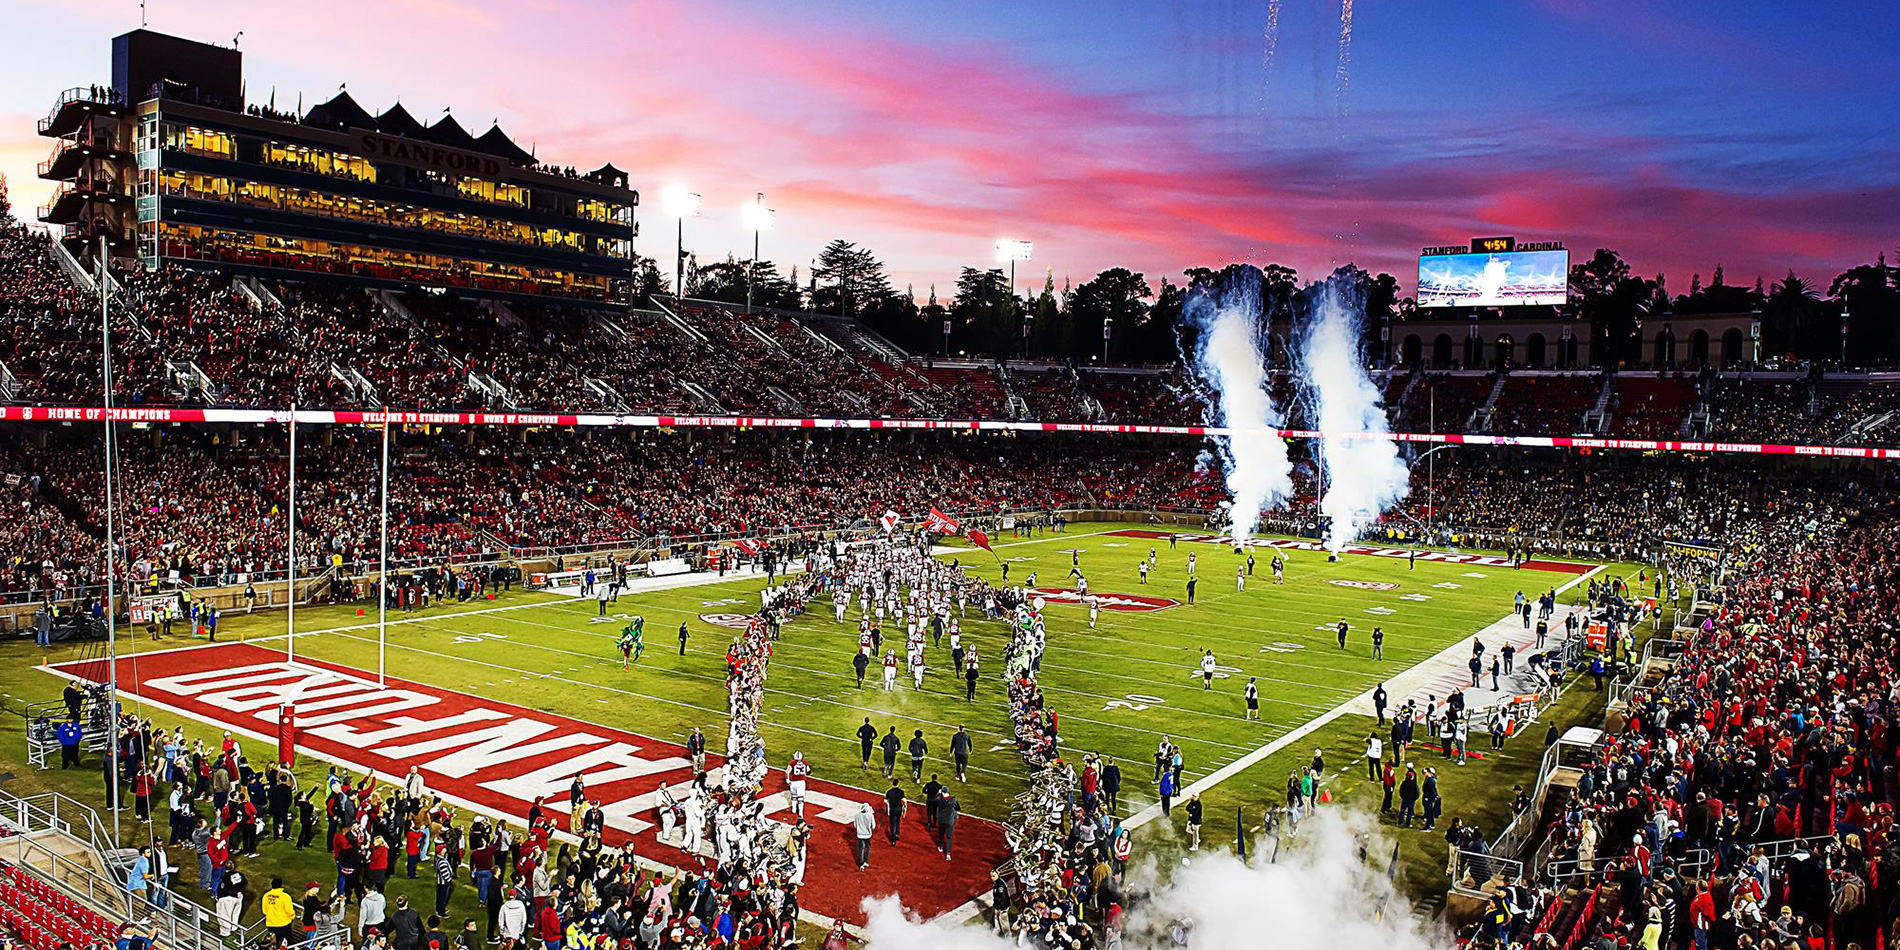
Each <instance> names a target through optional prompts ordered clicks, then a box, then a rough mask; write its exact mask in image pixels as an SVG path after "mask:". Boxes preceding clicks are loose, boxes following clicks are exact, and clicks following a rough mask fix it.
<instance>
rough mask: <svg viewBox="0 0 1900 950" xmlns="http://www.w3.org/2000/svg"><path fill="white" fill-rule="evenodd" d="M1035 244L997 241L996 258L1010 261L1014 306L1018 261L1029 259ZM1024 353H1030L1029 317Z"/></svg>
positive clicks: (1025, 328) (1025, 331)
mask: <svg viewBox="0 0 1900 950" xmlns="http://www.w3.org/2000/svg"><path fill="white" fill-rule="evenodd" d="M1035 250H1036V246H1035V244H1033V243H1031V242H1029V241H1018V240H1014V239H1012V238H998V239H997V241H996V259H997V260H998V261H1008V262H1009V299H1010V305H1011V306H1012V307H1013V306H1014V305H1015V301H1016V262H1017V261H1026V260H1029V257H1030V255H1031V254H1033V253H1035ZM1023 355H1024V356H1028V355H1029V318H1028V316H1027V314H1025V315H1024V317H1023Z"/></svg>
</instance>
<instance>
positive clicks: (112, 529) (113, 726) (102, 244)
mask: <svg viewBox="0 0 1900 950" xmlns="http://www.w3.org/2000/svg"><path fill="white" fill-rule="evenodd" d="M111 288H112V275H111V273H110V272H109V271H107V270H106V237H105V235H103V234H101V235H99V359H100V363H101V365H102V371H101V373H100V381H101V383H102V384H103V385H104V387H105V398H104V399H103V403H104V405H105V424H106V684H107V691H106V731H107V732H108V733H109V735H107V736H106V747H107V749H108V752H107V753H106V754H107V755H108V756H110V757H111V759H112V800H111V801H109V802H107V803H106V804H108V805H110V806H111V808H112V840H113V841H114V842H115V843H116V842H119V841H122V840H124V839H123V838H121V837H120V832H119V811H120V803H121V796H120V794H119V624H118V613H119V611H118V593H119V591H118V585H117V583H116V582H115V578H114V577H113V563H114V556H113V553H114V552H113V546H114V543H115V541H116V539H117V523H116V519H115V518H114V517H113V512H112V319H111V317H110V316H109V313H108V308H109V306H110V303H109V300H110V296H111Z"/></svg>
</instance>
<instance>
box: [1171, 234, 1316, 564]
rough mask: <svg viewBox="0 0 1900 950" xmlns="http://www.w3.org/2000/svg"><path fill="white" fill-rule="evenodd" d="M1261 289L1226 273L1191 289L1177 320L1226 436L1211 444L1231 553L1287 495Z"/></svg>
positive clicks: (1256, 280) (1287, 467)
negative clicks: (1223, 491)
mask: <svg viewBox="0 0 1900 950" xmlns="http://www.w3.org/2000/svg"><path fill="white" fill-rule="evenodd" d="M1260 283H1261V281H1260V272H1259V271H1258V270H1255V269H1254V268H1251V267H1230V268H1228V269H1227V270H1225V271H1223V272H1222V273H1221V274H1220V275H1218V276H1217V277H1216V278H1215V286H1213V287H1196V288H1194V290H1193V291H1191V292H1190V293H1189V295H1188V298H1187V301H1186V303H1185V304H1184V305H1183V307H1182V318H1183V320H1184V321H1185V322H1186V323H1187V324H1188V325H1189V326H1191V327H1193V328H1195V329H1196V330H1197V331H1198V333H1197V334H1196V335H1195V343H1194V352H1193V353H1192V354H1191V356H1190V358H1189V360H1188V365H1189V367H1190V368H1191V369H1193V371H1194V374H1195V376H1196V377H1197V378H1199V379H1200V380H1201V381H1202V382H1203V383H1205V384H1206V386H1207V388H1208V389H1209V390H1210V391H1212V393H1213V394H1214V395H1215V397H1216V399H1215V407H1216V408H1217V409H1218V410H1219V420H1218V421H1219V423H1220V424H1221V425H1222V426H1225V427H1227V428H1228V429H1230V430H1231V432H1230V434H1228V435H1225V436H1219V437H1216V438H1215V440H1214V445H1215V448H1217V449H1218V450H1219V451H1220V456H1221V462H1222V466H1223V468H1224V469H1225V470H1226V474H1227V490H1228V492H1230V493H1231V494H1232V495H1233V505H1232V507H1231V508H1230V509H1229V513H1230V514H1231V515H1232V517H1233V526H1232V531H1233V540H1234V545H1235V546H1236V547H1238V546H1240V545H1242V544H1244V543H1245V542H1246V540H1247V538H1248V537H1249V536H1251V535H1252V534H1253V531H1254V528H1255V527H1257V526H1258V525H1259V523H1260V513H1261V512H1262V511H1264V510H1267V509H1269V508H1274V507H1277V506H1279V505H1280V503H1281V502H1283V501H1285V500H1286V498H1287V497H1288V496H1290V495H1291V494H1293V480H1292V475H1291V472H1292V466H1291V464H1290V463H1289V462H1288V461H1287V455H1286V442H1285V441H1284V440H1283V439H1281V438H1280V436H1279V434H1278V432H1277V431H1276V430H1277V429H1279V427H1280V419H1281V416H1280V410H1279V409H1278V408H1277V407H1276V406H1274V404H1273V395H1272V393H1271V391H1270V390H1269V389H1268V387H1267V358H1266V353H1265V349H1264V348H1263V346H1262V343H1263V339H1262V338H1263V337H1264V336H1265V334H1266V326H1265V325H1264V322H1263V321H1262V320H1261V312H1262V311H1261V307H1260Z"/></svg>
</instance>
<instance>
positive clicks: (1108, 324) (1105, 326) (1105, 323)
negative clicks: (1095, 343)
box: [1102, 317, 1115, 366]
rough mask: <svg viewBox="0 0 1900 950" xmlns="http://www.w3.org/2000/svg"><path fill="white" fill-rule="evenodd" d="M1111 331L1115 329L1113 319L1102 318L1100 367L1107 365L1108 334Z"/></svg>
mask: <svg viewBox="0 0 1900 950" xmlns="http://www.w3.org/2000/svg"><path fill="white" fill-rule="evenodd" d="M1113 329H1115V318H1114V317H1103V318H1102V365H1103V366H1107V365H1108V334H1109V331H1110V330H1113Z"/></svg>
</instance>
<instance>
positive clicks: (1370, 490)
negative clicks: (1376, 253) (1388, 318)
mask: <svg viewBox="0 0 1900 950" xmlns="http://www.w3.org/2000/svg"><path fill="white" fill-rule="evenodd" d="M1311 294H1312V304H1313V306H1312V309H1311V312H1310V313H1309V314H1308V315H1307V320H1308V323H1307V325H1306V328H1305V329H1306V332H1305V334H1304V335H1303V336H1302V338H1301V340H1300V359H1299V361H1298V372H1299V375H1300V385H1301V388H1302V390H1304V391H1305V393H1306V398H1307V399H1308V401H1310V403H1311V404H1312V406H1313V413H1314V419H1313V421H1314V424H1315V427H1316V428H1318V429H1319V430H1320V431H1321V432H1322V433H1324V435H1323V437H1322V438H1321V440H1320V459H1321V461H1322V462H1323V463H1324V472H1325V475H1326V491H1325V494H1323V495H1321V496H1320V503H1319V507H1320V512H1321V513H1322V514H1324V515H1326V516H1327V517H1328V518H1330V519H1331V521H1332V523H1331V525H1330V526H1329V527H1328V529H1327V534H1326V547H1327V549H1328V550H1330V551H1332V552H1333V553H1335V554H1337V553H1339V551H1340V550H1341V549H1343V548H1344V547H1345V546H1346V545H1348V544H1350V543H1352V541H1353V540H1354V539H1355V538H1357V537H1358V536H1359V532H1360V530H1361V529H1363V528H1364V527H1365V526H1366V525H1369V524H1371V523H1372V522H1373V521H1374V520H1376V519H1377V518H1378V517H1379V514H1380V513H1381V512H1383V511H1385V510H1386V509H1387V508H1390V507H1392V506H1393V505H1395V504H1397V503H1398V501H1399V499H1401V498H1404V497H1405V492H1406V488H1407V487H1408V485H1409V483H1410V480H1411V479H1410V472H1409V470H1408V469H1407V468H1406V467H1405V463H1404V462H1403V461H1402V460H1401V459H1400V458H1399V447H1398V443H1397V442H1396V441H1394V440H1393V438H1392V428H1391V426H1390V425H1389V424H1388V423H1387V420H1386V417H1385V408H1384V407H1383V406H1382V405H1381V404H1380V400H1381V395H1380V392H1379V388H1378V387H1377V386H1376V385H1374V384H1373V382H1372V379H1371V377H1370V376H1369V375H1368V374H1367V373H1366V365H1365V361H1364V360H1363V359H1361V358H1360V357H1361V353H1360V346H1359V341H1360V338H1361V335H1362V333H1361V331H1362V330H1363V329H1364V324H1365V300H1364V298H1363V293H1362V292H1361V291H1360V290H1359V289H1358V287H1357V285H1356V284H1354V283H1352V282H1351V281H1350V279H1349V278H1347V277H1345V276H1340V275H1335V276H1334V277H1332V278H1331V279H1329V280H1327V281H1326V282H1325V283H1323V284H1321V285H1319V286H1317V287H1315V288H1313V289H1312V291H1311Z"/></svg>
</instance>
